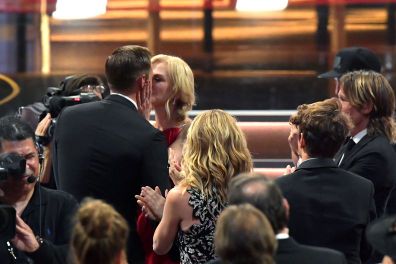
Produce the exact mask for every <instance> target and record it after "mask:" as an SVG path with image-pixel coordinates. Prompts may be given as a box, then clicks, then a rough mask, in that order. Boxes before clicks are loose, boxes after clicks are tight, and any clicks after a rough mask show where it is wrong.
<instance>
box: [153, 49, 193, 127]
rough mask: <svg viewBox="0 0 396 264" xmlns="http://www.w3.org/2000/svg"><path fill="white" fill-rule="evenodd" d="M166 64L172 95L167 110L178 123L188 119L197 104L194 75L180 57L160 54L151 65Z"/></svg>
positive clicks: (167, 103)
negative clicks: (189, 113)
mask: <svg viewBox="0 0 396 264" xmlns="http://www.w3.org/2000/svg"><path fill="white" fill-rule="evenodd" d="M161 62H163V63H165V64H166V66H167V70H168V78H169V81H170V86H171V87H170V90H171V94H170V96H169V98H168V100H167V101H166V103H165V110H166V113H167V114H168V117H170V118H171V119H172V120H175V121H177V122H181V121H184V120H185V119H186V118H187V112H188V111H190V110H191V109H192V106H193V105H194V104H195V91H194V74H193V72H192V70H191V68H190V66H188V64H187V63H186V62H185V61H184V60H182V59H181V58H179V57H175V56H170V55H164V54H159V55H156V56H154V57H152V59H151V63H152V64H155V63H161Z"/></svg>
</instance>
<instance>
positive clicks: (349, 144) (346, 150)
mask: <svg viewBox="0 0 396 264" xmlns="http://www.w3.org/2000/svg"><path fill="white" fill-rule="evenodd" d="M355 145H356V143H355V141H353V139H352V138H351V137H350V138H349V140H348V142H347V143H346V144H345V145H344V151H343V153H342V155H341V158H340V160H339V161H338V162H337V164H338V166H340V164H341V163H342V162H343V161H344V160H345V158H346V157H348V155H349V153H350V152H351V150H352V148H353V147H354V146H355Z"/></svg>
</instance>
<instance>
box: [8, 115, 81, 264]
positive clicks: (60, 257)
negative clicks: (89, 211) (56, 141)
mask: <svg viewBox="0 0 396 264" xmlns="http://www.w3.org/2000/svg"><path fill="white" fill-rule="evenodd" d="M35 143H36V142H35V137H34V132H33V130H32V128H31V127H30V126H29V125H28V124H27V123H25V122H23V121H21V120H19V119H18V118H17V117H13V116H6V117H3V118H1V119H0V154H5V153H14V154H18V155H19V156H20V157H21V158H24V159H25V160H26V168H25V172H24V173H22V175H21V174H19V173H18V175H8V177H7V179H5V180H4V181H0V190H1V192H0V193H1V195H0V204H3V205H10V206H13V207H14V208H15V210H16V213H17V216H16V220H17V221H16V236H15V237H14V238H13V239H12V240H11V241H8V242H7V243H4V244H1V246H0V262H1V263H2V264H7V263H15V261H16V263H31V261H34V263H55V264H57V263H66V259H67V251H68V250H67V249H68V242H69V234H70V229H71V219H70V218H71V217H72V215H73V214H74V212H75V210H76V208H77V202H76V200H75V199H74V198H73V197H72V196H71V195H69V194H67V193H64V192H61V191H55V190H49V189H46V188H44V187H42V186H40V184H39V183H38V182H37V178H38V177H37V175H39V166H40V164H39V155H38V152H37V149H36V145H35Z"/></svg>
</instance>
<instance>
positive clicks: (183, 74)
mask: <svg viewBox="0 0 396 264" xmlns="http://www.w3.org/2000/svg"><path fill="white" fill-rule="evenodd" d="M151 63H152V68H153V77H152V82H151V86H152V93H151V98H150V102H151V107H152V108H153V109H154V112H155V123H154V126H155V127H156V128H158V129H159V130H161V131H162V133H164V135H165V137H166V139H167V142H168V147H169V150H170V153H169V164H170V165H172V168H170V171H172V174H170V176H171V181H172V183H173V184H177V182H178V181H180V179H179V177H178V176H177V175H179V173H178V170H177V169H180V161H181V151H182V145H183V141H184V140H183V138H182V136H183V135H184V136H185V135H186V131H187V129H188V125H189V124H190V123H191V119H190V118H189V117H188V116H187V112H188V111H190V110H191V108H192V105H193V104H194V102H195V95H194V75H193V72H192V70H191V69H190V67H189V66H188V64H187V63H186V62H184V61H183V60H182V59H180V58H178V57H174V56H169V55H162V54H161V55H156V56H154V57H153V58H151ZM138 103H139V101H138ZM148 110H150V109H148ZM147 113H149V112H147ZM184 138H185V137H184ZM137 231H138V233H139V235H140V238H141V240H142V243H143V247H144V251H145V252H146V264H151V263H156V264H161V263H168V264H170V263H179V261H178V258H179V253H178V252H177V250H176V248H177V247H173V248H174V250H173V251H171V253H172V254H169V255H171V256H169V255H168V254H167V255H162V256H159V255H157V254H155V253H154V252H153V234H154V229H153V227H152V225H151V224H150V222H149V221H148V220H147V219H146V218H145V216H144V214H140V215H139V218H138V224H137ZM170 257H172V258H173V259H174V260H175V261H172V260H171V258H170Z"/></svg>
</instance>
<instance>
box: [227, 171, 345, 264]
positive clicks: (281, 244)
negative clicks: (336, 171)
mask: <svg viewBox="0 0 396 264" xmlns="http://www.w3.org/2000/svg"><path fill="white" fill-rule="evenodd" d="M228 202H229V204H230V205H233V204H244V203H249V204H251V205H253V206H254V207H256V208H257V209H259V210H260V211H261V212H262V213H263V214H264V215H265V216H266V217H267V218H268V220H269V222H270V224H271V226H272V229H273V231H274V233H275V234H276V239H277V241H278V248H277V250H276V255H275V262H276V263H277V264H293V263H304V264H317V263H321V264H345V263H346V259H345V257H344V255H343V254H342V253H340V252H338V251H335V250H332V249H327V248H320V247H313V246H306V245H301V244H299V243H297V241H295V240H294V239H293V238H292V237H291V236H289V229H288V228H287V224H288V216H289V205H288V203H287V201H286V199H284V198H283V195H282V193H281V191H280V190H279V188H278V186H277V185H276V184H275V183H274V182H272V181H269V180H267V179H266V178H265V177H264V176H263V175H261V174H258V173H249V174H241V175H238V176H236V177H234V178H233V179H232V180H231V183H230V188H229V192H228Z"/></svg>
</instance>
